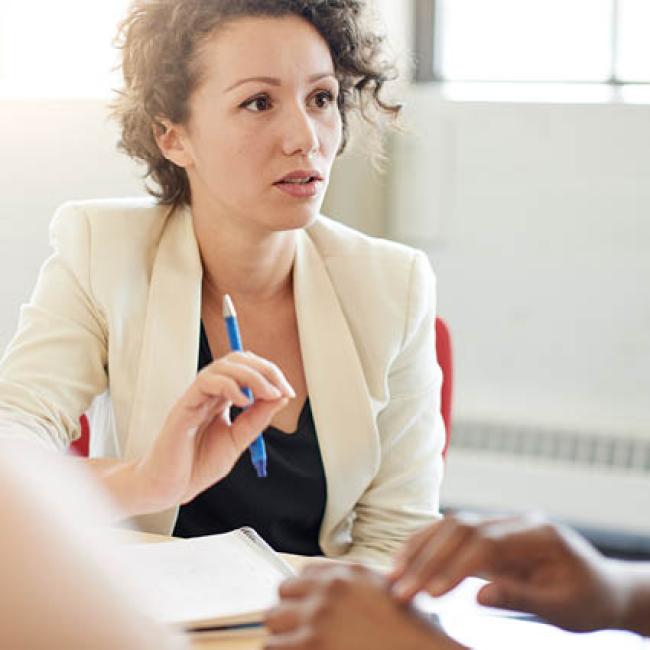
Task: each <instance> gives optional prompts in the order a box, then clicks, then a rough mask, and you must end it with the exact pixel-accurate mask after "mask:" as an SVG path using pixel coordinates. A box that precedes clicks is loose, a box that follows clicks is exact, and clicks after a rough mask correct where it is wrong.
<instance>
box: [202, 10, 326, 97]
mask: <svg viewBox="0 0 650 650" xmlns="http://www.w3.org/2000/svg"><path fill="white" fill-rule="evenodd" d="M199 57H200V61H201V65H202V67H203V72H204V75H205V76H206V77H209V78H212V80H213V81H214V82H217V83H218V84H219V86H221V87H223V89H224V90H226V89H228V88H230V87H232V86H233V84H236V83H238V82H239V81H241V80H243V79H247V78H258V77H264V78H269V79H277V80H279V81H280V82H282V81H283V80H284V79H287V80H288V79H295V78H302V79H304V81H306V82H308V81H310V80H311V79H312V78H315V77H317V76H319V77H323V76H324V75H327V74H334V63H333V61H332V55H331V52H330V49H329V46H328V44H327V42H326V41H325V39H324V38H323V37H322V36H321V35H320V34H319V33H318V31H317V30H316V28H315V27H314V26H313V25H311V24H310V23H309V22H308V21H306V20H305V19H303V18H300V17H298V16H283V17H279V18H275V17H266V16H261V17H258V16H255V17H245V18H238V19H236V20H234V21H232V22H230V23H228V25H226V26H224V27H223V28H220V29H219V30H218V31H217V32H215V33H214V34H213V35H212V36H210V37H209V39H208V40H207V41H206V42H205V43H204V45H203V47H202V48H201V52H200V54H199ZM206 81H207V78H206Z"/></svg>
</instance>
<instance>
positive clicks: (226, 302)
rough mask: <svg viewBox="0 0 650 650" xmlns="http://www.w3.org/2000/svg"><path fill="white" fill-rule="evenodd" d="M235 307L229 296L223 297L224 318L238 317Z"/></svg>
mask: <svg viewBox="0 0 650 650" xmlns="http://www.w3.org/2000/svg"><path fill="white" fill-rule="evenodd" d="M236 315H237V314H236V312H235V306H234V305H233V304H232V300H231V298H230V296H229V295H228V294H225V295H224V297H223V317H224V318H231V317H232V316H236Z"/></svg>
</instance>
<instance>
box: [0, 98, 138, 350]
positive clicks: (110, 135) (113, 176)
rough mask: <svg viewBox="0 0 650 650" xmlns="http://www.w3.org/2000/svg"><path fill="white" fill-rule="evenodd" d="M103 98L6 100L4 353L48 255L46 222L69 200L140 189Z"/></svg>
mask: <svg viewBox="0 0 650 650" xmlns="http://www.w3.org/2000/svg"><path fill="white" fill-rule="evenodd" d="M117 139H118V135H117V131H116V129H115V128H114V127H113V125H112V124H110V123H109V122H108V121H107V119H106V109H105V107H104V105H103V103H102V102H99V101H96V102H95V101H8V100H0V142H1V143H2V158H1V159H0V305H1V308H0V350H1V349H3V348H4V347H5V345H6V344H7V343H8V341H9V338H10V337H11V335H12V334H13V332H14V329H15V326H16V319H17V317H18V308H19V305H20V304H21V303H22V302H24V301H25V300H26V299H27V298H28V297H29V294H30V291H31V288H32V286H33V284H34V281H35V279H36V275H37V272H38V269H39V267H40V265H41V263H42V261H43V260H44V259H45V257H46V256H47V255H48V252H49V248H48V230H47V228H48V224H49V222H50V219H51V218H52V214H53V213H54V210H55V209H56V207H57V206H58V205H60V204H61V203H63V202H64V201H67V200H70V199H85V198H97V197H111V196H125V195H127V196H128V195H136V194H139V193H141V185H142V183H141V182H140V180H139V178H138V174H139V173H140V172H139V169H138V168H136V166H135V165H133V164H132V163H130V162H129V161H128V159H127V158H126V157H125V156H122V155H119V154H118V153H117V152H116V151H115V143H116V142H117Z"/></svg>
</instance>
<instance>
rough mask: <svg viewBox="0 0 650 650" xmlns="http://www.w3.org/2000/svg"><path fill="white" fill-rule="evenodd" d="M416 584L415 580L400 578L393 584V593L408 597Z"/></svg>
mask: <svg viewBox="0 0 650 650" xmlns="http://www.w3.org/2000/svg"><path fill="white" fill-rule="evenodd" d="M414 586H415V585H414V584H413V580H400V581H399V582H397V583H395V585H394V586H393V593H394V594H395V596H397V598H407V597H408V596H409V594H410V592H411V591H412V590H413V587H414Z"/></svg>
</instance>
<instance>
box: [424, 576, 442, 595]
mask: <svg viewBox="0 0 650 650" xmlns="http://www.w3.org/2000/svg"><path fill="white" fill-rule="evenodd" d="M446 589H447V583H446V581H445V580H442V579H441V578H436V579H435V580H433V581H432V582H431V583H430V584H429V586H428V587H427V591H428V592H429V593H430V594H431V595H432V596H441V595H442V594H444V593H445V591H446Z"/></svg>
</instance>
